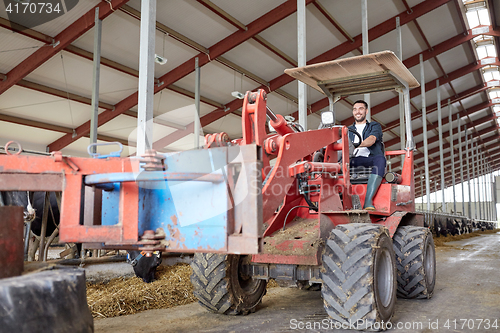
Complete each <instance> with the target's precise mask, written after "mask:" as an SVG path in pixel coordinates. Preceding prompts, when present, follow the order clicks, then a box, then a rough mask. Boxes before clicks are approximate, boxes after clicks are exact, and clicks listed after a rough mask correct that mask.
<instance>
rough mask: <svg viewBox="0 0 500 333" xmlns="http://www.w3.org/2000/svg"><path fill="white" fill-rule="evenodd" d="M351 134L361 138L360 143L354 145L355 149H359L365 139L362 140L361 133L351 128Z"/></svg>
mask: <svg viewBox="0 0 500 333" xmlns="http://www.w3.org/2000/svg"><path fill="white" fill-rule="evenodd" d="M349 132H351V133H352V134H354V135H356V136H357V137H358V138H359V142H356V143H354V142H353V143H352V144H353V145H354V148H358V147H359V145H360V144H361V141H363V139H362V138H361V135H359V133H358V132H357V131H355V130H353V129H351V128H349Z"/></svg>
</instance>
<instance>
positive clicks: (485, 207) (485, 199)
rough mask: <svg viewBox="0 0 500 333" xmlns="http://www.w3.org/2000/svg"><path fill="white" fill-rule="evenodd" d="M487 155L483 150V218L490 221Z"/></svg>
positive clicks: (481, 160)
mask: <svg viewBox="0 0 500 333" xmlns="http://www.w3.org/2000/svg"><path fill="white" fill-rule="evenodd" d="M485 158H486V157H485V155H484V151H483V150H482V149H481V158H480V162H481V167H480V168H481V174H482V175H483V179H482V183H481V191H482V192H483V204H482V207H483V218H484V219H485V220H488V218H489V216H488V193H486V165H485V161H484V160H485Z"/></svg>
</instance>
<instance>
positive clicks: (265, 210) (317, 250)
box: [191, 51, 435, 329]
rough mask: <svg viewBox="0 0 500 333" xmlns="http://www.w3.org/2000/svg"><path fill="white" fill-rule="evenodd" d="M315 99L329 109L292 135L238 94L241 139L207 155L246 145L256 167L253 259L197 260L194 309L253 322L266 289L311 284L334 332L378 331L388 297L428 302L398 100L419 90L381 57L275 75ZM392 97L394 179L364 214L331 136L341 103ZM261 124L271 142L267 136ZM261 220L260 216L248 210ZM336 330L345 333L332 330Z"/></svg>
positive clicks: (255, 100)
mask: <svg viewBox="0 0 500 333" xmlns="http://www.w3.org/2000/svg"><path fill="white" fill-rule="evenodd" d="M285 73H287V74H289V75H291V76H293V77H294V78H297V79H299V80H301V81H303V82H305V83H307V84H309V85H310V86H311V87H313V88H315V89H317V90H319V91H321V92H323V93H325V94H326V95H327V97H328V98H329V100H330V110H329V111H327V113H326V114H324V115H322V120H323V126H322V127H323V128H322V129H318V130H311V131H303V130H301V129H300V126H298V125H297V124H293V123H287V121H285V119H284V118H283V117H282V116H281V115H279V114H274V113H273V112H272V111H271V109H270V108H269V107H267V105H266V93H265V92H264V91H263V90H259V91H257V92H247V93H246V95H245V99H244V102H243V114H242V127H243V138H242V139H239V140H235V141H233V142H229V141H228V140H226V143H222V141H221V140H218V139H217V138H221V137H225V135H224V134H223V133H221V134H214V135H207V137H206V142H207V147H208V149H210V146H211V145H212V144H213V143H215V142H218V145H228V146H231V145H236V144H238V145H240V146H244V145H250V144H256V145H257V146H258V147H260V148H261V149H260V150H259V152H260V153H261V156H259V158H260V160H261V161H262V173H261V179H262V190H261V195H262V206H261V209H262V212H261V214H262V221H263V229H262V232H263V234H262V240H261V242H262V243H261V249H260V251H259V253H258V254H253V255H236V254H214V253H196V254H195V257H194V260H193V263H192V267H193V275H192V277H191V281H192V283H193V285H194V293H195V295H196V296H197V298H198V299H199V301H200V304H201V305H202V306H204V307H206V308H207V309H208V310H210V311H213V312H216V313H221V314H240V313H241V314H247V313H249V312H253V311H255V308H256V306H257V305H258V304H259V303H260V302H261V299H262V297H263V295H264V294H265V291H266V289H265V287H266V281H268V280H269V279H270V278H272V279H276V280H277V281H278V282H279V283H280V284H293V285H297V286H299V287H302V288H309V287H314V286H315V285H318V284H320V283H321V284H322V287H321V292H322V296H323V300H324V306H325V309H326V311H327V313H328V315H329V316H330V317H331V319H332V321H333V322H335V323H336V324H338V325H340V326H341V327H346V326H347V327H350V328H354V329H374V328H375V329H380V328H382V329H383V327H382V326H383V324H384V323H387V322H388V321H389V320H390V319H391V317H392V315H393V313H394V307H395V302H396V295H398V296H401V297H406V298H429V297H431V295H432V292H433V289H434V281H435V252H434V243H433V238H432V234H431V232H430V230H429V229H427V228H424V227H423V226H424V218H423V216H421V215H418V214H416V213H415V212H414V189H415V186H414V177H413V174H414V171H413V149H414V144H413V137H412V131H411V123H410V119H411V118H410V117H409V111H410V110H409V89H410V88H414V87H418V86H419V84H418V82H417V81H416V80H415V78H414V77H413V76H412V74H411V73H410V72H409V71H408V69H406V67H405V66H404V65H403V64H402V63H401V62H400V61H399V60H398V59H397V58H396V56H395V55H394V54H393V53H392V52H388V51H386V52H380V53H375V54H370V55H364V56H358V57H353V58H348V59H342V60H336V61H331V62H326V63H321V64H315V65H310V66H305V67H301V68H295V69H290V70H286V71H285ZM394 89H395V90H398V91H400V92H402V93H404V96H405V102H406V103H405V109H406V110H405V111H406V126H407V128H406V133H407V134H408V140H407V146H406V149H405V150H400V151H387V152H385V155H386V156H395V155H404V166H403V169H402V173H401V174H400V175H399V174H394V173H390V174H388V175H387V177H385V180H384V182H383V183H382V184H381V185H380V188H379V190H378V192H377V194H376V196H375V197H374V200H373V203H374V206H375V208H376V210H375V211H365V210H361V209H360V208H361V203H362V202H364V199H365V198H364V196H365V193H366V186H367V185H366V180H367V178H366V177H364V176H366V172H368V173H369V172H370V170H364V173H365V174H364V176H363V171H362V172H361V175H360V174H356V175H354V174H353V172H360V171H359V170H350V167H349V157H350V156H349V138H348V129H347V127H345V126H338V125H335V123H334V122H335V120H334V119H335V113H334V103H335V102H337V101H338V100H339V99H340V98H341V97H344V96H348V95H355V94H362V93H369V92H379V91H387V90H394ZM266 117H267V118H269V122H270V125H271V126H272V127H273V128H274V130H275V133H270V134H266V131H265V126H266ZM259 209H260V208H259ZM342 325H344V326H342Z"/></svg>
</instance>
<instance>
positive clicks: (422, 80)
mask: <svg viewBox="0 0 500 333" xmlns="http://www.w3.org/2000/svg"><path fill="white" fill-rule="evenodd" d="M419 58H420V94H421V95H422V126H423V127H422V129H423V134H424V164H425V196H426V198H427V211H430V210H431V193H430V189H431V183H430V176H429V147H428V145H427V106H426V101H425V71H424V56H423V55H422V54H420V56H419Z"/></svg>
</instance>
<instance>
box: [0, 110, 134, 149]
mask: <svg viewBox="0 0 500 333" xmlns="http://www.w3.org/2000/svg"><path fill="white" fill-rule="evenodd" d="M0 121H4V122H8V123H13V124H18V125H23V126H30V127H36V128H39V129H43V130H47V131H54V132H60V133H67V134H71V133H73V129H72V128H69V127H65V126H59V125H54V124H48V123H44V122H41V121H36V120H32V119H26V118H19V117H14V116H10V115H7V114H0ZM86 137H89V135H86ZM97 139H98V140H101V141H106V142H120V143H121V144H123V145H124V146H130V147H135V143H134V142H129V141H128V140H123V139H120V138H116V137H111V136H108V135H101V134H98V135H97Z"/></svg>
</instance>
